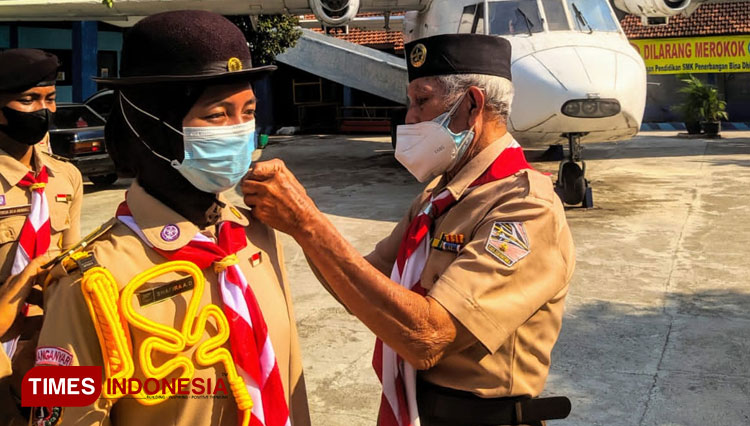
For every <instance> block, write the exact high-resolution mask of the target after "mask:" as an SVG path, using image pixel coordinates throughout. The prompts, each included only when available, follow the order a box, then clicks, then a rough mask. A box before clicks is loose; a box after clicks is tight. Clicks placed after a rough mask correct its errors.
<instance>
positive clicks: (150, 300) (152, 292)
mask: <svg viewBox="0 0 750 426" xmlns="http://www.w3.org/2000/svg"><path fill="white" fill-rule="evenodd" d="M193 287H195V282H194V281H193V277H185V278H182V279H179V280H177V281H172V282H171V283H167V284H164V285H160V286H159V287H155V288H151V289H148V290H144V291H139V292H138V303H139V304H140V305H141V306H146V305H151V304H154V303H158V302H161V301H162V300H165V299H169V298H172V297H174V296H176V295H178V294H180V293H184V292H186V291H188V290H192V289H193Z"/></svg>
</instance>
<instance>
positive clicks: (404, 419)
mask: <svg viewBox="0 0 750 426" xmlns="http://www.w3.org/2000/svg"><path fill="white" fill-rule="evenodd" d="M530 168H531V166H529V164H528V163H527V162H526V158H525V156H524V154H523V150H522V149H521V145H519V144H518V142H516V141H515V140H514V141H513V142H512V143H511V144H510V145H509V146H508V147H507V148H505V149H504V150H503V152H501V153H500V155H499V156H498V157H497V159H495V161H494V162H493V163H492V165H491V166H490V167H489V168H488V169H487V170H486V171H485V172H484V173H483V174H482V175H481V176H480V177H479V178H478V179H477V180H475V181H474V182H472V184H471V185H470V186H469V190H471V189H473V188H476V187H478V186H480V185H484V184H486V183H489V182H493V181H496V180H500V179H503V178H506V177H508V176H511V175H514V174H516V173H517V172H519V171H521V170H523V169H530ZM457 201H458V200H456V199H455V198H454V197H453V195H452V194H451V193H450V191H448V190H447V189H446V190H444V191H442V192H440V193H439V194H437V195H433V197H432V198H431V199H430V202H429V203H428V204H427V206H426V207H425V208H424V209H423V210H422V211H421V212H420V213H419V214H417V215H416V216H415V217H414V219H412V221H411V223H410V224H409V228H408V229H407V231H406V233H405V234H404V238H403V240H402V241H401V245H400V246H399V249H398V254H397V256H396V263H395V264H394V265H393V271H392V272H391V280H393V281H395V282H397V283H399V284H401V285H402V286H403V287H405V288H408V289H410V290H412V291H413V292H415V293H418V294H420V295H422V296H424V295H425V294H426V290H425V289H424V288H423V287H422V285H421V284H420V276H421V275H422V270H423V269H424V267H425V263H426V262H427V256H428V255H429V253H430V233H431V232H432V225H433V223H434V221H435V220H436V219H437V218H438V217H440V216H441V215H443V214H444V213H445V212H446V211H447V210H448V209H450V208H451V207H452V206H453V205H454V204H456V202H457ZM372 364H373V367H374V368H375V373H376V374H377V375H378V379H380V382H381V383H382V385H383V393H382V396H381V399H380V413H379V416H378V426H419V425H420V421H419V411H418V409H417V397H416V395H417V392H416V381H417V380H416V379H417V375H416V371H415V370H414V367H412V366H411V365H410V364H409V363H408V362H405V361H404V360H403V359H402V358H401V357H400V356H399V355H398V354H397V353H396V352H395V351H394V350H393V349H392V348H391V347H389V346H388V345H386V344H384V343H383V341H382V340H380V339H377V340H376V342H375V353H374V355H373V359H372Z"/></svg>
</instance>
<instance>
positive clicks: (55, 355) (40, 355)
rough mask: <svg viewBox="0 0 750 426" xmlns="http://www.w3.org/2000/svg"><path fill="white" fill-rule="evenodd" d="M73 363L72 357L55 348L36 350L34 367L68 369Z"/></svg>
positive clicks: (64, 351) (44, 347)
mask: <svg viewBox="0 0 750 426" xmlns="http://www.w3.org/2000/svg"><path fill="white" fill-rule="evenodd" d="M72 363H73V355H72V354H71V353H70V352H68V351H67V350H65V349H63V348H59V347H56V346H40V347H38V348H37V349H36V365H56V366H58V367H68V366H70V364H72Z"/></svg>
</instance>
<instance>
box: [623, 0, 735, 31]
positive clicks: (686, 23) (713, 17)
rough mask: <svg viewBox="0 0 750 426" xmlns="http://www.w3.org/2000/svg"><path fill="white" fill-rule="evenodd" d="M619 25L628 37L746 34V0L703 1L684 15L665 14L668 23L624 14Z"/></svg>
mask: <svg viewBox="0 0 750 426" xmlns="http://www.w3.org/2000/svg"><path fill="white" fill-rule="evenodd" d="M620 25H622V29H623V30H624V31H625V34H626V35H627V36H628V38H666V37H689V36H708V35H729V34H737V35H738V34H750V2H747V1H745V2H739V3H714V4H704V5H702V6H701V7H699V8H698V9H697V10H696V11H695V12H693V14H692V15H690V16H688V17H684V16H674V17H671V18H669V24H668V25H657V26H644V25H641V18H640V17H638V16H635V15H628V16H626V17H625V19H623V20H622V22H620Z"/></svg>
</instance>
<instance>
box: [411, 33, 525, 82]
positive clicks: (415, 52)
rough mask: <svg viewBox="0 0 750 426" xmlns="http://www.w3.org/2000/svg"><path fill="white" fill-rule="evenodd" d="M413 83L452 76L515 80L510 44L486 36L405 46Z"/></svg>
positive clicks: (433, 39) (446, 36) (439, 37)
mask: <svg viewBox="0 0 750 426" xmlns="http://www.w3.org/2000/svg"><path fill="white" fill-rule="evenodd" d="M405 51H406V63H407V66H408V68H409V81H413V80H416V79H418V78H422V77H434V76H439V75H452V74H486V75H496V76H498V77H504V78H507V79H508V80H511V72H510V58H511V46H510V42H509V41H508V40H506V39H504V38H502V37H499V36H492V35H484V34H443V35H437V36H432V37H427V38H423V39H419V40H415V41H413V42H411V43H409V44H407V45H406V46H405Z"/></svg>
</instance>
